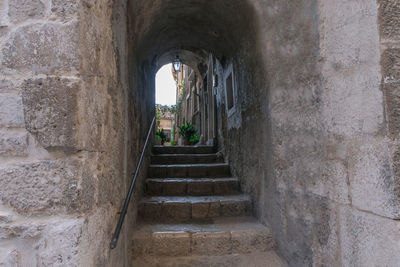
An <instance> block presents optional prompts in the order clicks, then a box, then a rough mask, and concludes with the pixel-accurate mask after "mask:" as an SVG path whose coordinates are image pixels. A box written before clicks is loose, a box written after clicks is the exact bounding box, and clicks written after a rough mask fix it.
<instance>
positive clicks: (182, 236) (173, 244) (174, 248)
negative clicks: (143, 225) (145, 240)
mask: <svg viewBox="0 0 400 267" xmlns="http://www.w3.org/2000/svg"><path fill="white" fill-rule="evenodd" d="M189 252H190V233H186V232H174V233H163V232H157V233H154V234H153V253H154V254H155V255H165V256H178V255H179V256H184V255H188V254H189Z"/></svg>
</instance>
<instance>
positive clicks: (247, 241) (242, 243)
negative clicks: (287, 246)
mask: <svg viewBox="0 0 400 267" xmlns="http://www.w3.org/2000/svg"><path fill="white" fill-rule="evenodd" d="M231 239H232V253H250V252H254V251H267V250H268V249H271V248H272V247H273V245H274V242H273V238H272V236H271V234H270V233H269V231H267V230H264V231H260V230H249V229H247V230H245V231H232V232H231Z"/></svg>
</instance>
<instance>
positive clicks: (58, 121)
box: [22, 77, 79, 151]
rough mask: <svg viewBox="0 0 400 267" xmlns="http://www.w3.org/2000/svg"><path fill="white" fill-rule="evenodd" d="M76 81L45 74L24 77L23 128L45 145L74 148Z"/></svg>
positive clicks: (75, 141)
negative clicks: (34, 77) (33, 78)
mask: <svg viewBox="0 0 400 267" xmlns="http://www.w3.org/2000/svg"><path fill="white" fill-rule="evenodd" d="M78 90H79V83H78V81H76V80H70V79H60V78H54V77H53V78H46V79H35V80H32V79H29V80H27V81H25V83H24V85H23V91H22V100H23V104H24V113H25V125H26V129H27V130H28V131H29V132H30V133H32V134H33V135H34V136H35V137H36V138H37V140H38V141H39V143H40V144H41V145H42V146H43V147H44V148H46V149H53V148H56V149H62V150H64V151H71V150H76V149H77V140H76V128H77V125H78V122H77V113H78V104H77V101H78V100H77V97H78Z"/></svg>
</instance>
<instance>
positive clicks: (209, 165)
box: [150, 162, 229, 168]
mask: <svg viewBox="0 0 400 267" xmlns="http://www.w3.org/2000/svg"><path fill="white" fill-rule="evenodd" d="M218 166H224V167H226V166H229V164H228V163H224V162H222V163H184V164H150V168H180V167H182V168H183V167H185V168H187V167H206V168H207V167H218Z"/></svg>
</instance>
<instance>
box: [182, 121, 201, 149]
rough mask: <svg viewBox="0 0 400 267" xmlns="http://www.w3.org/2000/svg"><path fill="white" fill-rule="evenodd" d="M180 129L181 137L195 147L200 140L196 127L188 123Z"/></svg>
mask: <svg viewBox="0 0 400 267" xmlns="http://www.w3.org/2000/svg"><path fill="white" fill-rule="evenodd" d="M178 128H179V134H180V136H182V138H183V139H184V140H185V141H186V142H187V143H189V144H191V145H194V144H196V143H197V142H198V141H199V140H200V138H199V136H198V135H197V130H196V127H194V125H193V124H192V123H191V122H189V121H187V122H186V124H184V125H182V126H178Z"/></svg>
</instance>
